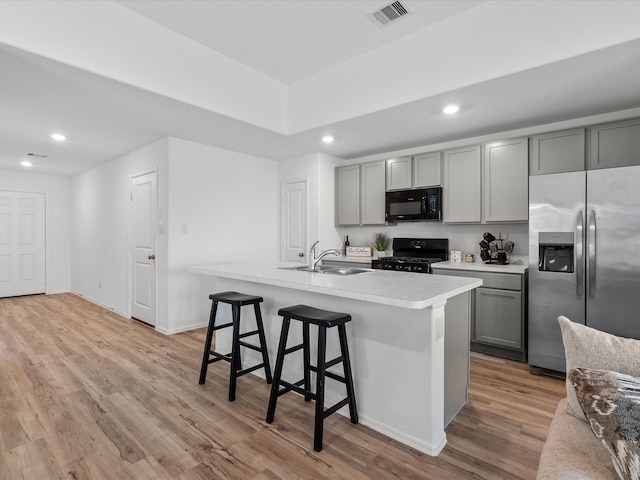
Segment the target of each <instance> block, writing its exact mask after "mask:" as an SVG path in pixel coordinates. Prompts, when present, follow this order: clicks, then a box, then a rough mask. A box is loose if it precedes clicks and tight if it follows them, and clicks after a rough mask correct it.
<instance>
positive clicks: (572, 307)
mask: <svg viewBox="0 0 640 480" xmlns="http://www.w3.org/2000/svg"><path fill="white" fill-rule="evenodd" d="M559 315H564V316H566V317H568V318H569V319H571V320H573V321H574V322H578V323H582V324H585V325H588V326H590V327H593V328H596V329H598V330H603V331H605V332H609V333H613V334H615V335H618V336H623V337H631V338H640V166H633V167H621V168H609V169H601V170H589V171H586V172H570V173H558V174H551V175H538V176H532V177H529V316H528V320H529V365H530V367H531V370H532V371H536V367H537V368H542V369H546V370H553V371H556V372H565V359H564V347H563V345H562V337H561V334H560V328H559V326H558V322H557V318H558V316H559Z"/></svg>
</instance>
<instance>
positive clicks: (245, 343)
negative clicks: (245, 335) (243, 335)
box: [238, 342, 262, 352]
mask: <svg viewBox="0 0 640 480" xmlns="http://www.w3.org/2000/svg"><path fill="white" fill-rule="evenodd" d="M238 343H239V344H240V346H241V347H246V348H250V349H251V350H255V351H256V352H261V351H262V349H261V348H260V347H256V346H255V345H252V344H250V343H247V342H238Z"/></svg>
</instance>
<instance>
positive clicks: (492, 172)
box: [483, 137, 529, 222]
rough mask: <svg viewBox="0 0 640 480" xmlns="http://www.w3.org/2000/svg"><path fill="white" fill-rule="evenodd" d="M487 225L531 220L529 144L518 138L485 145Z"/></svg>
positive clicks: (485, 210)
mask: <svg viewBox="0 0 640 480" xmlns="http://www.w3.org/2000/svg"><path fill="white" fill-rule="evenodd" d="M483 177H484V195H483V196H484V201H483V217H484V218H483V220H484V221H485V222H526V221H527V220H528V219H529V195H528V191H529V142H528V138H526V137H525V138H517V139H514V140H505V141H501V142H492V143H487V144H485V145H484V155H483Z"/></svg>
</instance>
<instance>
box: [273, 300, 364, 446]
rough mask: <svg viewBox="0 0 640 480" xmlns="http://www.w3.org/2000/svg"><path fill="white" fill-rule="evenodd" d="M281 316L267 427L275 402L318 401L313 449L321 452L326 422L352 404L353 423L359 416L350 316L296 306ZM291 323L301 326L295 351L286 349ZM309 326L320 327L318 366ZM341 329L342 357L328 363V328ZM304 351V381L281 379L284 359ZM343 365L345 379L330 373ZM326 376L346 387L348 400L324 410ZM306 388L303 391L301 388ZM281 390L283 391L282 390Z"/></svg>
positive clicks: (274, 408) (274, 410)
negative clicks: (293, 396) (292, 395)
mask: <svg viewBox="0 0 640 480" xmlns="http://www.w3.org/2000/svg"><path fill="white" fill-rule="evenodd" d="M278 315H281V316H282V317H283V318H282V332H281V333H280V344H279V346H278V355H277V357H276V369H275V372H274V374H273V384H272V385H271V396H270V397H269V408H268V410H267V423H272V422H273V419H274V417H275V414H276V402H277V401H278V397H279V396H280V395H283V394H285V393H287V392H290V391H292V390H293V391H294V392H297V393H299V394H301V395H304V399H305V401H307V402H308V401H309V400H315V402H316V413H315V427H314V435H313V449H314V450H315V451H316V452H319V451H320V450H322V433H323V420H324V419H325V418H326V417H328V416H329V415H331V414H332V413H334V412H336V411H338V410H339V409H341V408H342V407H344V406H345V405H347V404H349V416H350V417H351V423H358V412H357V410H356V395H355V391H354V388H353V375H352V373H351V362H350V360H349V347H348V345H347V331H346V328H345V323H347V322H350V321H351V315H347V314H346V313H336V312H329V311H327V310H319V309H317V308H313V307H308V306H306V305H295V306H293V307H287V308H281V309H280V310H279V311H278ZM291 319H294V320H300V321H301V322H302V343H301V344H300V345H296V346H294V347H290V348H287V337H288V335H289V324H290V322H291ZM309 324H314V325H317V326H318V361H317V364H316V366H313V365H311V361H310V357H311V355H310V348H309V345H310V344H309ZM336 326H337V327H338V337H339V339H340V351H341V355H340V356H339V357H337V358H334V359H333V360H330V361H328V362H327V361H326V353H327V352H326V346H327V328H331V327H336ZM300 349H303V350H304V351H303V356H304V360H303V362H304V378H303V379H302V380H300V381H298V382H296V383H289V382H286V381H284V380H282V379H281V376H282V366H283V364H284V357H285V355H288V354H290V353H293V352H297V351H298V350H300ZM341 362H342V366H343V368H344V377H342V376H340V375H337V374H335V373H333V372H328V371H327V368H330V367H332V366H334V365H337V364H338V363H341ZM311 372H316V391H315V393H313V392H312V390H311ZM325 376H326V377H329V378H332V379H334V380H337V381H339V382H342V383H344V384H345V385H346V387H347V397H346V398H345V399H343V400H341V401H340V402H338V403H336V404H335V405H334V406H333V407H331V408H328V409H327V410H325V409H324V381H325ZM301 385H304V388H301V387H300V386H301ZM280 386H282V387H284V388H282V389H280Z"/></svg>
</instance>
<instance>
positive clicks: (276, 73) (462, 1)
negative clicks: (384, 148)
mask: <svg viewBox="0 0 640 480" xmlns="http://www.w3.org/2000/svg"><path fill="white" fill-rule="evenodd" d="M483 2H484V0H456V1H454V2H452V1H450V0H440V1H437V0H431V1H416V0H413V1H412V0H409V1H405V4H406V5H407V6H408V8H409V12H410V14H409V15H407V16H405V17H403V18H402V19H401V21H399V22H394V23H391V24H388V25H387V26H386V27H385V28H384V29H380V28H379V27H378V26H376V25H375V24H374V23H373V22H372V21H371V20H369V19H368V18H367V14H369V13H371V12H373V11H374V10H377V9H379V8H381V7H383V6H385V5H387V4H389V3H391V0H388V1H385V0H382V1H380V0H357V1H338V0H333V1H327V0H303V1H292V0H279V1H274V0H269V1H257V0H253V1H237V0H215V1H209V2H203V1H201V0H195V1H194V0H180V1H161V2H158V1H154V0H117V3H119V4H121V5H123V6H125V7H127V8H129V9H131V10H133V11H135V12H137V13H139V14H140V15H143V16H145V17H147V18H150V19H152V20H154V21H156V22H157V23H159V24H161V25H163V26H165V27H167V28H168V29H170V30H173V31H174V32H178V33H180V34H181V35H184V36H185V37H188V38H191V39H192V40H195V41H197V42H199V43H201V44H203V45H204V46H206V47H209V48H212V49H214V50H217V51H218V52H220V53H222V54H223V55H226V56H227V57H229V58H232V59H234V60H237V61H239V62H241V63H243V64H245V65H248V66H250V67H251V68H253V69H255V70H258V71H259V72H262V73H264V74H266V75H268V76H270V77H272V78H275V79H276V80H278V81H280V82H282V83H284V84H287V85H288V84H291V83H293V82H295V81H298V80H301V79H303V78H305V77H308V76H310V75H312V74H314V73H317V72H320V71H322V70H326V69H327V68H329V67H332V66H334V65H337V64H339V63H342V62H345V61H347V60H350V59H352V58H355V57H357V56H358V55H362V54H364V53H366V52H369V51H371V50H374V49H376V48H378V47H381V46H383V45H386V44H388V43H390V42H393V41H394V40H397V39H399V38H402V37H404V36H407V35H409V34H411V33H413V32H416V31H418V30H421V29H423V28H427V27H429V26H431V25H434V24H436V23H438V22H440V21H442V20H445V19H447V18H449V17H452V16H454V15H457V14H458V13H461V12H463V11H465V10H468V9H471V8H473V7H475V6H477V5H479V4H481V3H483Z"/></svg>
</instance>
